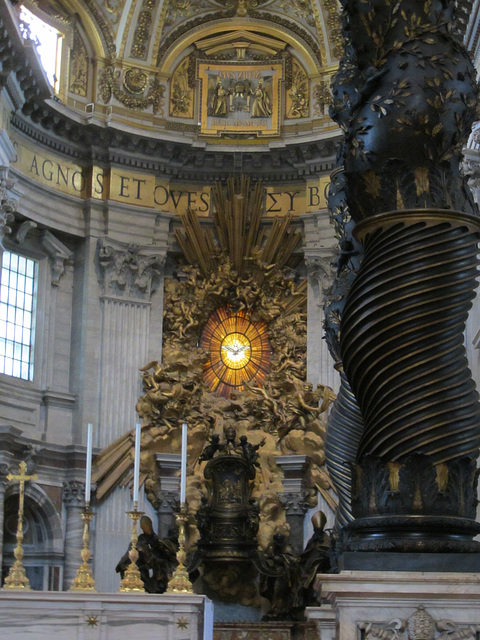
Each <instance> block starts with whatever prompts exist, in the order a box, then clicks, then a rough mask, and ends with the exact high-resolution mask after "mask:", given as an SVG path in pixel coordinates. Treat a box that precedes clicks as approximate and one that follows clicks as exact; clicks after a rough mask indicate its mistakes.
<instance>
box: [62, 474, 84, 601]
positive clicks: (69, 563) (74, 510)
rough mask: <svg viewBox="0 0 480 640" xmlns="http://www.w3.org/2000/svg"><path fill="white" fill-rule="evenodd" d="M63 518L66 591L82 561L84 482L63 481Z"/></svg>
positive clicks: (64, 585)
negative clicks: (64, 516)
mask: <svg viewBox="0 0 480 640" xmlns="http://www.w3.org/2000/svg"><path fill="white" fill-rule="evenodd" d="M63 502H64V504H65V509H66V519H65V566H64V570H63V590H64V591H68V589H70V587H71V585H72V581H73V579H74V578H75V576H76V574H77V569H78V567H79V566H80V564H81V563H82V559H81V557H80V551H81V550H82V546H83V541H82V537H83V521H82V519H81V513H82V510H83V508H84V507H85V483H84V482H80V481H78V480H70V481H69V482H64V483H63Z"/></svg>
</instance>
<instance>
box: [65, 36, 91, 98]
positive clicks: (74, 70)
mask: <svg viewBox="0 0 480 640" xmlns="http://www.w3.org/2000/svg"><path fill="white" fill-rule="evenodd" d="M69 77H70V85H69V87H68V90H69V91H70V92H71V93H75V94H76V95H77V96H82V97H86V95H87V84H88V59H87V49H86V47H85V44H84V43H83V40H82V38H81V36H80V33H79V31H78V29H77V28H75V30H74V32H73V46H72V50H71V53H70V72H69Z"/></svg>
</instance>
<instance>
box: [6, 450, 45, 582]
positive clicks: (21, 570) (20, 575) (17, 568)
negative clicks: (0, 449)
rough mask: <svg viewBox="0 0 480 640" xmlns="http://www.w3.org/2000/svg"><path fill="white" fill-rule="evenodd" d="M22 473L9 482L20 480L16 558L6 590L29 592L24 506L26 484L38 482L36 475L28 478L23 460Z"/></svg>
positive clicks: (8, 478) (11, 477)
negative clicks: (26, 570)
mask: <svg viewBox="0 0 480 640" xmlns="http://www.w3.org/2000/svg"><path fill="white" fill-rule="evenodd" d="M19 471H20V473H19V474H18V475H13V474H12V473H9V474H8V475H7V480H18V482H19V484H20V486H19V491H18V524H17V546H16V547H15V551H14V552H13V555H14V556H15V562H14V563H13V565H12V566H11V567H10V571H9V573H8V576H7V577H6V578H5V584H4V585H3V588H4V589H17V590H19V591H20V590H29V589H30V588H31V587H30V582H29V581H28V578H27V574H26V573H25V567H24V566H23V564H22V558H23V547H22V542H23V504H24V499H25V482H28V480H37V479H38V476H37V474H36V473H34V474H32V475H31V476H27V474H26V472H27V463H26V462H24V461H23V460H22V462H20V465H19Z"/></svg>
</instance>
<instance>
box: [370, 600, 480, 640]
mask: <svg viewBox="0 0 480 640" xmlns="http://www.w3.org/2000/svg"><path fill="white" fill-rule="evenodd" d="M358 627H359V629H360V631H361V633H362V636H361V637H362V639H363V640H417V638H422V640H460V639H462V640H476V638H478V632H479V631H480V624H461V623H457V622H454V621H453V620H447V619H441V620H436V619H435V618H433V617H432V616H431V615H430V614H429V613H428V612H427V611H426V610H425V608H424V606H423V605H420V606H419V607H418V608H417V610H416V611H415V612H414V613H413V614H412V615H411V616H410V617H409V618H408V619H402V618H400V617H398V618H395V619H393V620H390V621H389V622H384V623H378V622H377V623H374V622H359V623H358Z"/></svg>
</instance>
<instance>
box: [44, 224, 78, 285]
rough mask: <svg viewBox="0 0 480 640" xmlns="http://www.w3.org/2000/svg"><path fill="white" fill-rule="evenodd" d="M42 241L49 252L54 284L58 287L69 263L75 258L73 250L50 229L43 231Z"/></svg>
mask: <svg viewBox="0 0 480 640" xmlns="http://www.w3.org/2000/svg"><path fill="white" fill-rule="evenodd" d="M40 242H41V245H42V247H43V248H44V249H45V251H46V253H47V254H48V259H49V262H50V268H51V272H52V286H54V287H58V285H59V283H60V278H61V277H62V275H63V274H64V273H65V268H66V265H67V263H68V262H69V261H71V260H72V259H73V251H70V249H68V247H66V246H65V245H64V244H63V242H60V240H58V238H56V237H55V236H54V235H53V233H50V231H42V232H41V234H40Z"/></svg>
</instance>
